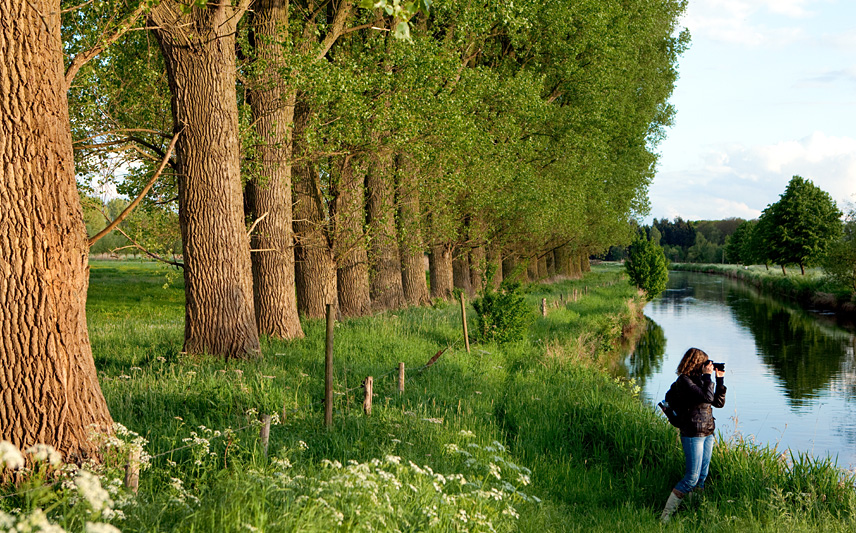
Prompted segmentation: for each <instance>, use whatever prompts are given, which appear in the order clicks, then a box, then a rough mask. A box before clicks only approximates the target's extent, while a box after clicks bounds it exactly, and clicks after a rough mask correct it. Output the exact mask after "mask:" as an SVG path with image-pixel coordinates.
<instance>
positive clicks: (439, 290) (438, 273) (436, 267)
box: [428, 244, 454, 300]
mask: <svg viewBox="0 0 856 533" xmlns="http://www.w3.org/2000/svg"><path fill="white" fill-rule="evenodd" d="M428 275H429V278H430V280H431V297H432V298H442V299H443V300H448V299H449V298H451V297H452V288H453V287H454V283H453V276H452V247H451V246H450V245H448V244H437V245H434V246H432V247H431V253H430V254H429V255H428Z"/></svg>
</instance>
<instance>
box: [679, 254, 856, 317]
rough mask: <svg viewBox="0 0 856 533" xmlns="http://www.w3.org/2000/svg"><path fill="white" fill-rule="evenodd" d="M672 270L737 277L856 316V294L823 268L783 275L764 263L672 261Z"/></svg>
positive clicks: (793, 298) (805, 305)
mask: <svg viewBox="0 0 856 533" xmlns="http://www.w3.org/2000/svg"><path fill="white" fill-rule="evenodd" d="M669 268H670V269H671V270H678V271H684V272H702V273H705V274H716V275H720V276H726V277H729V278H733V279H737V280H740V281H743V282H745V283H748V284H750V285H753V286H754V287H756V288H758V289H759V290H761V291H766V292H770V293H773V294H775V295H777V296H781V297H784V298H787V299H789V300H791V301H793V302H796V303H797V304H799V305H800V306H801V307H803V308H805V309H809V310H816V311H830V312H834V313H840V314H842V315H846V316H848V317H849V318H851V319H854V318H856V295H854V294H853V293H851V292H850V291H849V290H848V289H847V288H846V287H842V286H840V285H837V284H834V283H832V282H830V281H829V280H828V279H827V278H826V276H824V275H823V273H822V272H821V271H819V270H810V271H807V272H806V274H805V275H801V274H799V273H791V274H789V275H787V276H785V275H783V274H782V272H781V270H778V269H776V268H775V267H770V269H765V268H764V267H763V266H761V265H753V266H749V267H745V266H739V265H718V264H698V263H672V264H671V265H669Z"/></svg>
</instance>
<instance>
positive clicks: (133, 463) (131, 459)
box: [125, 448, 140, 494]
mask: <svg viewBox="0 0 856 533" xmlns="http://www.w3.org/2000/svg"><path fill="white" fill-rule="evenodd" d="M125 487H127V488H129V489H131V490H132V491H133V492H134V494H136V493H137V489H138V488H139V487H140V450H139V449H136V448H135V449H133V450H131V454H130V455H129V456H128V464H127V465H125Z"/></svg>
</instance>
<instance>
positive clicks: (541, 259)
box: [537, 254, 548, 280]
mask: <svg viewBox="0 0 856 533" xmlns="http://www.w3.org/2000/svg"><path fill="white" fill-rule="evenodd" d="M537 265H538V280H542V279H547V276H548V273H547V255H546V254H543V255H539V256H537Z"/></svg>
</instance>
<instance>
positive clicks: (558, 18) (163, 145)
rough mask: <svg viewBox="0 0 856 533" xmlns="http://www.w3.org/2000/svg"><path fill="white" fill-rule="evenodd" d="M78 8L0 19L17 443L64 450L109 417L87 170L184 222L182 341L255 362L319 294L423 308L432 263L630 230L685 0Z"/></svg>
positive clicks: (7, 423)
mask: <svg viewBox="0 0 856 533" xmlns="http://www.w3.org/2000/svg"><path fill="white" fill-rule="evenodd" d="M77 4H78V3H77V2H69V3H68V6H64V5H60V2H58V1H57V0H28V1H24V0H12V1H11V4H10V6H11V7H10V9H9V10H6V9H4V12H3V14H2V17H3V21H2V22H3V23H2V24H0V31H2V32H3V35H2V37H3V38H2V39H0V52H2V54H0V57H2V58H3V61H4V62H5V65H4V67H5V68H4V69H2V74H0V75H2V76H3V79H0V83H2V85H3V87H4V91H2V94H0V104H1V105H0V109H1V110H2V111H0V113H2V116H0V139H2V142H0V150H2V154H3V161H4V165H3V169H4V179H3V181H2V185H0V198H3V199H4V200H3V202H4V205H5V206H8V207H9V209H6V208H5V207H4V210H3V218H2V224H3V226H2V228H0V242H2V252H3V253H2V254H0V257H2V259H0V261H2V265H3V268H4V269H5V271H6V272H7V276H6V277H7V280H9V281H7V282H6V284H5V285H4V289H3V291H2V292H0V298H2V303H3V305H2V313H3V315H2V317H0V321H2V324H3V327H4V331H6V332H7V335H5V336H6V338H7V339H10V340H9V341H8V342H5V343H4V344H2V346H0V365H3V367H4V368H6V369H10V370H9V372H6V373H3V374H0V390H3V391H4V399H3V407H4V408H3V409H0V438H3V439H9V440H11V441H12V442H13V443H15V444H16V445H18V446H19V447H25V446H29V445H31V444H33V443H36V442H45V443H50V444H53V445H54V446H55V447H56V448H57V449H59V450H60V451H61V452H62V453H63V454H64V455H65V457H66V460H75V459H76V458H83V457H87V456H90V455H91V454H92V448H91V445H90V443H89V441H88V439H87V437H86V435H87V432H88V431H89V427H90V426H91V425H92V424H95V425H96V426H97V427H101V428H104V429H107V428H109V426H110V415H109V413H108V412H107V409H106V405H105V404H104V401H103V397H101V394H100V390H99V387H98V384H97V379H96V377H95V368H94V364H93V361H92V355H91V351H90V348H89V343H88V338H87V334H86V321H85V314H84V309H85V294H86V285H87V277H86V271H87V256H88V251H89V245H90V242H89V241H90V239H89V238H90V237H92V236H91V235H87V234H86V232H85V227H84V224H83V219H82V216H81V206H80V199H79V197H78V194H77V193H76V190H75V189H76V187H75V163H76V165H77V170H78V175H79V176H80V177H82V178H83V179H84V180H89V178H90V176H91V175H92V174H100V173H103V168H104V166H105V165H111V166H116V165H117V161H118V160H120V159H119V158H121V160H120V161H121V164H122V165H123V166H124V167H125V168H130V169H131V170H130V171H129V172H128V173H127V176H126V177H125V179H124V181H123V182H122V183H120V184H119V185H120V187H121V188H122V190H123V192H126V193H129V196H131V197H134V196H136V195H137V194H138V193H143V192H147V191H148V195H147V196H146V197H145V199H144V201H143V204H142V206H141V207H140V209H143V210H146V212H147V213H149V214H153V215H155V214H156V215H158V216H151V217H149V218H150V219H151V220H156V221H161V222H164V224H161V226H160V227H164V226H168V225H169V220H170V219H174V218H175V217H176V216H177V220H178V228H179V232H180V240H181V246H182V251H181V259H182V267H183V270H184V279H185V290H186V309H187V310H186V316H185V341H184V350H185V351H187V352H188V353H203V352H205V353H210V354H214V355H220V356H223V357H226V358H229V357H248V356H256V355H258V353H259V333H260V332H261V333H263V334H268V335H272V336H277V337H281V338H295V337H299V336H302V330H301V326H300V321H299V319H298V318H299V315H300V314H302V315H304V316H308V317H313V316H320V315H321V313H322V312H323V309H324V307H325V305H326V304H332V305H334V306H337V307H338V309H339V310H340V312H341V313H342V314H344V315H359V314H364V313H368V312H372V311H376V310H383V309H391V308H397V307H401V306H404V305H415V304H420V303H424V302H427V301H428V298H429V286H428V283H426V279H425V267H424V263H423V261H424V256H425V254H426V253H427V254H428V258H429V263H430V296H434V297H441V298H442V297H446V296H448V295H449V294H450V293H451V290H452V288H453V287H454V286H457V287H460V288H462V289H464V290H469V291H471V290H474V289H475V288H477V287H478V286H479V284H480V283H481V282H482V281H481V280H482V272H483V271H484V268H485V265H486V264H487V263H494V264H497V265H499V264H501V265H502V269H501V270H500V272H502V273H503V274H510V273H511V272H513V271H515V270H517V269H521V268H524V267H526V266H527V265H528V273H529V274H530V275H532V276H539V277H540V276H545V275H547V274H548V273H550V272H556V273H560V274H570V273H573V272H574V271H577V270H579V269H580V268H581V267H583V266H585V264H586V263H587V257H588V255H589V253H590V252H592V251H597V250H600V249H604V248H605V247H607V246H609V245H610V244H614V243H616V242H621V241H624V242H626V241H627V240H629V238H630V236H631V232H630V230H629V224H628V221H629V220H630V219H631V218H632V217H633V216H634V215H635V214H637V213H640V212H644V210H645V208H646V205H647V200H646V188H647V185H648V184H649V183H650V180H651V179H652V177H653V173H654V163H655V160H656V156H655V155H654V152H653V149H654V147H655V146H656V144H657V142H658V141H659V140H660V139H661V137H662V135H663V128H665V127H666V126H667V125H668V124H669V122H670V120H671V116H672V113H673V110H672V108H671V107H670V106H669V105H668V103H667V98H668V97H669V95H670V93H671V91H672V87H673V84H674V80H675V63H676V60H677V57H678V55H679V54H680V53H681V51H682V50H683V48H684V47H685V46H686V44H687V39H688V37H687V36H686V35H685V34H681V35H680V36H676V33H675V24H676V20H677V18H678V17H679V15H680V14H681V13H682V12H683V10H684V8H685V2H683V1H682V0H657V1H654V2H651V1H648V0H623V1H620V2H619V1H614V2H612V1H610V2H602V1H584V2H574V3H572V4H571V3H561V2H559V3H556V2H547V1H546V0H529V1H523V2H515V3H514V4H511V3H505V2H487V3H477V5H474V4H473V3H471V2H463V1H455V0H452V1H449V2H443V3H442V4H440V5H437V6H435V7H434V8H433V9H432V10H431V14H430V17H429V16H427V14H426V13H425V11H426V8H427V5H426V4H425V3H423V4H422V5H421V6H420V5H417V4H404V3H398V2H395V3H387V2H384V1H381V2H375V3H371V2H368V3H367V4H368V6H367V7H368V9H358V8H357V7H356V6H355V5H354V4H353V3H352V2H349V1H347V0H341V1H338V2H326V1H318V2H316V1H314V0H308V1H296V2H286V1H284V0H255V1H253V2H251V1H250V0H240V1H235V2H228V1H227V2H208V1H206V0H195V1H194V2H192V3H190V4H185V3H182V2H179V1H177V0H161V1H159V2H158V1H156V2H151V1H142V2H138V1H136V0H129V1H127V2H98V1H96V2H90V3H83V4H82V5H77ZM361 5H362V4H361ZM64 7H66V8H67V9H65V10H64V9H63V8H64ZM420 7H421V9H422V11H421V12H419V13H417V9H418V8H420ZM60 13H62V16H61V17H60ZM408 21H409V22H408ZM143 29H145V31H142V30H143ZM132 30H134V31H132ZM396 36H397V37H398V38H396ZM98 54H100V55H98ZM96 57H97V60H93V59H94V58H96ZM6 89H8V90H6ZM173 147H174V155H173V154H172V152H173ZM72 154H74V155H75V156H76V157H75V158H73V155H72ZM163 167H166V169H165V170H164V171H163V174H162V176H161V169H162V168H163ZM158 178H159V179H158ZM132 238H134V239H135V240H137V239H136V238H135V237H132ZM159 240H162V241H164V242H163V245H164V246H172V245H173V239H171V238H155V239H151V238H150V239H149V241H150V242H148V243H143V242H140V241H137V242H138V244H140V245H141V246H143V247H149V248H152V246H153V245H156V244H157V242H158V241H159ZM149 251H151V252H153V253H157V252H159V251H163V250H158V249H157V248H156V246H155V247H154V248H152V249H151V250H149ZM10 394H11V397H10V396H9V395H10Z"/></svg>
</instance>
